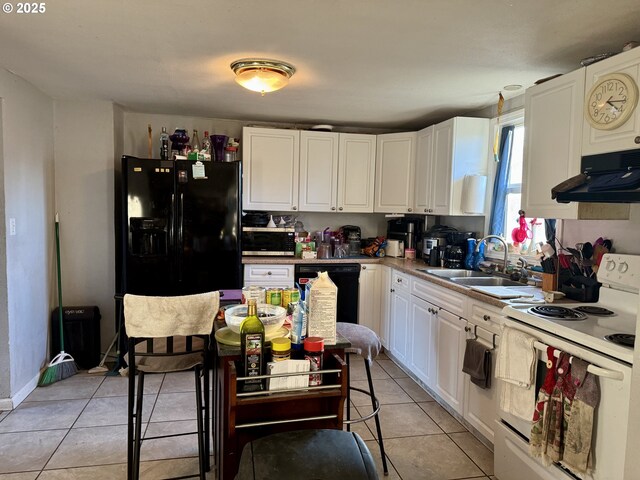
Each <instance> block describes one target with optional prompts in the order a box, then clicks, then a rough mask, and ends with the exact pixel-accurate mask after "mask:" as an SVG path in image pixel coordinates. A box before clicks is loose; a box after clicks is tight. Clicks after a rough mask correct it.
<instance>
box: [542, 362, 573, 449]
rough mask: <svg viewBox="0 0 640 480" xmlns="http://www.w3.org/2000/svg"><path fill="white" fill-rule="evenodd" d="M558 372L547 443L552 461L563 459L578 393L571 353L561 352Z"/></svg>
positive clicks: (552, 398)
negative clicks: (572, 371) (566, 436)
mask: <svg viewBox="0 0 640 480" xmlns="http://www.w3.org/2000/svg"><path fill="white" fill-rule="evenodd" d="M557 372H558V380H557V382H556V386H555V387H554V389H553V393H552V394H551V403H550V408H551V420H550V422H549V425H550V427H549V435H548V444H547V455H548V459H549V460H550V461H551V462H559V461H560V460H562V456H563V453H564V440H565V435H566V432H567V424H568V421H569V417H570V416H571V404H572V402H573V397H574V396H575V393H576V386H575V384H574V382H573V379H572V377H571V356H570V355H569V354H567V353H564V352H563V353H561V354H560V358H559V359H558V369H557ZM543 459H544V457H543Z"/></svg>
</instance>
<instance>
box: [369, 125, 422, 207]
mask: <svg viewBox="0 0 640 480" xmlns="http://www.w3.org/2000/svg"><path fill="white" fill-rule="evenodd" d="M415 157H416V132H407V133H390V134H385V135H378V138H377V149H376V187H375V205H374V211H375V212H381V213H412V212H413V188H414V171H415Z"/></svg>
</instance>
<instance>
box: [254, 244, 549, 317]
mask: <svg viewBox="0 0 640 480" xmlns="http://www.w3.org/2000/svg"><path fill="white" fill-rule="evenodd" d="M242 263H243V264H245V265H252V264H267V265H278V264H280V265H292V264H298V263H314V264H318V263H327V264H329V263H378V264H381V265H386V266H388V267H391V268H394V269H396V270H399V271H401V272H404V273H407V274H409V275H412V276H414V277H416V278H419V279H421V280H425V281H427V282H431V283H433V284H435V285H438V286H440V287H443V288H446V289H448V290H451V291H454V292H458V293H461V294H463V295H466V296H467V297H469V298H473V299H475V300H479V301H481V302H484V303H487V304H489V305H492V306H494V307H497V308H503V307H505V306H507V305H510V304H511V302H510V301H509V300H501V299H498V298H495V297H492V296H489V295H485V294H483V293H481V292H478V291H476V290H472V289H471V288H468V287H465V286H463V285H457V284H455V283H453V282H450V281H448V280H445V279H443V278H439V277H436V276H434V275H429V274H428V273H425V272H420V271H418V269H427V268H428V269H429V270H436V269H438V267H430V266H428V265H427V264H426V263H424V262H423V261H422V260H421V259H416V260H407V259H404V258H393V257H383V258H379V257H366V256H358V257H347V258H331V259H317V258H311V259H301V258H295V257H242ZM523 286H524V284H523ZM538 290H540V295H539V296H540V297H541V296H542V289H538ZM536 296H538V295H536Z"/></svg>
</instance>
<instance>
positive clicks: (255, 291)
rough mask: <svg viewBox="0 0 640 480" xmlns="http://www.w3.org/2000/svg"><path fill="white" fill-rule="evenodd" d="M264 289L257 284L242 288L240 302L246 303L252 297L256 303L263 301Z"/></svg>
mask: <svg viewBox="0 0 640 480" xmlns="http://www.w3.org/2000/svg"><path fill="white" fill-rule="evenodd" d="M265 294H266V289H265V288H264V287H259V286H257V285H251V286H249V287H243V288H242V303H248V302H249V300H250V299H252V298H253V299H254V300H255V301H256V304H258V305H259V304H261V303H265V298H266V296H265Z"/></svg>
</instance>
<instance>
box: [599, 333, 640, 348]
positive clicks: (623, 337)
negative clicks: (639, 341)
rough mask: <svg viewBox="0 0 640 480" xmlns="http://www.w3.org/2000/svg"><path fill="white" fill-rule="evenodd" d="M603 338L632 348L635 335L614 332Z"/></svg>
mask: <svg viewBox="0 0 640 480" xmlns="http://www.w3.org/2000/svg"><path fill="white" fill-rule="evenodd" d="M604 338H605V339H607V340H609V341H610V342H613V343H616V344H618V345H624V346H625V347H631V348H633V345H634V343H635V340H636V336H635V335H632V334H630V333H614V334H612V335H606V336H605V337H604Z"/></svg>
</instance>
